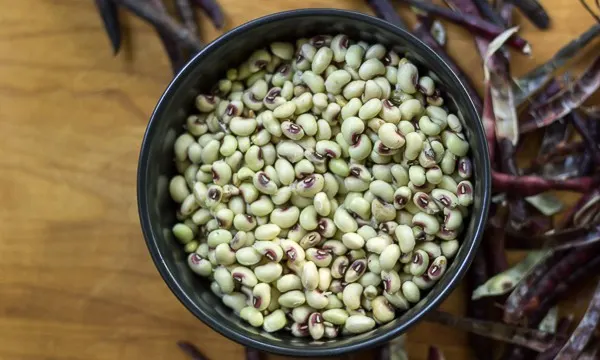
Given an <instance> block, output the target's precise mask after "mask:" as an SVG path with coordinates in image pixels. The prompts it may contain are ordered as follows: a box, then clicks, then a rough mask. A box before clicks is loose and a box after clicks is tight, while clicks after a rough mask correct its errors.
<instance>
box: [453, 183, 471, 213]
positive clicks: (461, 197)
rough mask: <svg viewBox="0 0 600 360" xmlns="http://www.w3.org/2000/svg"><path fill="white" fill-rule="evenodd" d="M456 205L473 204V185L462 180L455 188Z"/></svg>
mask: <svg viewBox="0 0 600 360" xmlns="http://www.w3.org/2000/svg"><path fill="white" fill-rule="evenodd" d="M456 193H457V196H458V204H459V205H461V206H465V207H466V206H469V205H471V204H472V203H473V184H471V182H470V181H468V180H463V181H461V182H460V183H458V185H457V186H456Z"/></svg>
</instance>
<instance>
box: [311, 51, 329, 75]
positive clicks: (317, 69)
mask: <svg viewBox="0 0 600 360" xmlns="http://www.w3.org/2000/svg"><path fill="white" fill-rule="evenodd" d="M332 59H333V51H332V50H331V49H330V48H328V47H326V46H324V47H322V48H320V49H319V50H317V52H316V53H315V55H314V57H313V59H312V64H311V70H312V71H313V72H314V73H315V74H321V73H322V72H324V71H325V69H326V68H327V67H328V66H329V64H330V63H331V60H332Z"/></svg>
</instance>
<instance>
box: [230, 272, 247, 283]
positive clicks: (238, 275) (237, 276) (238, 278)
mask: <svg viewBox="0 0 600 360" xmlns="http://www.w3.org/2000/svg"><path fill="white" fill-rule="evenodd" d="M231 276H232V277H233V280H235V281H238V282H242V280H244V275H243V274H241V273H233V274H231Z"/></svg>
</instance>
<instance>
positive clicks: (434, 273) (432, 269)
mask: <svg viewBox="0 0 600 360" xmlns="http://www.w3.org/2000/svg"><path fill="white" fill-rule="evenodd" d="M440 272H441V268H440V267H439V266H437V265H433V266H432V267H430V268H429V271H427V274H428V275H429V276H432V277H436V276H438V275H440Z"/></svg>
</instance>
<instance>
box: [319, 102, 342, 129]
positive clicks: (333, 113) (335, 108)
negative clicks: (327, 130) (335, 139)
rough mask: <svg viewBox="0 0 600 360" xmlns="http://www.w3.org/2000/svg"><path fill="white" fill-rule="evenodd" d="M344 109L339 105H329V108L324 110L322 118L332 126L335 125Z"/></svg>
mask: <svg viewBox="0 0 600 360" xmlns="http://www.w3.org/2000/svg"><path fill="white" fill-rule="evenodd" d="M341 110H342V107H341V106H340V105H338V104H337V103H329V105H327V108H325V110H323V112H322V113H321V117H322V118H323V119H324V120H325V121H327V122H328V123H329V124H330V125H335V124H336V123H337V116H338V115H339V113H340V111H341Z"/></svg>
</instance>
